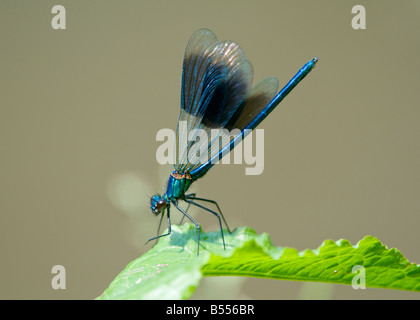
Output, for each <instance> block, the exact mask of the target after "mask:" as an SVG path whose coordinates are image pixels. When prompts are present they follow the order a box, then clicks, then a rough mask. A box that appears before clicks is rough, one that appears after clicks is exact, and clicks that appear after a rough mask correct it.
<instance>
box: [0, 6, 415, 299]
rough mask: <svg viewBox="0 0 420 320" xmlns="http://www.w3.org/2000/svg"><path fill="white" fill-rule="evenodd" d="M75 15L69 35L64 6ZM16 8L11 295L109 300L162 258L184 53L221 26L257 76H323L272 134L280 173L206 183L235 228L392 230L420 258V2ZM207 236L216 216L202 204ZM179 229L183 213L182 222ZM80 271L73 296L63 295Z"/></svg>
mask: <svg viewBox="0 0 420 320" xmlns="http://www.w3.org/2000/svg"><path fill="white" fill-rule="evenodd" d="M56 4H60V5H64V7H65V9H66V16H67V29H66V30H53V28H52V27H51V20H52V18H53V16H54V15H53V14H52V13H51V9H52V7H53V6H54V5H56ZM357 4H360V3H359V2H356V1H339V2H338V1H317V2H315V1H299V2H296V1H258V2H257V1H207V2H197V1H153V2H151V1H150V2H146V1H80V0H78V1H47V0H45V1H41V2H39V1H36V2H35V1H11V0H10V1H6V0H3V1H1V2H0V40H1V50H0V130H1V135H0V139H1V141H0V147H1V156H0V172H1V179H0V210H1V214H0V219H1V220H0V259H1V260H0V261H1V264H0V298H2V299H23V298H24V299H93V298H95V297H97V296H98V295H100V294H101V293H102V291H103V290H104V289H105V288H106V287H107V285H108V284H109V283H110V281H111V280H113V279H114V277H115V276H116V275H117V274H118V273H119V272H120V271H121V270H122V269H123V268H124V267H125V266H126V265H127V264H128V263H129V262H130V261H132V260H133V259H135V258H137V257H139V256H140V255H141V254H142V253H144V252H146V251H147V250H148V249H149V248H150V246H149V245H148V246H145V245H144V243H145V242H146V240H147V239H149V238H150V237H152V236H154V235H155V232H156V228H157V225H158V220H159V219H158V218H156V217H154V216H153V215H152V214H151V213H150V210H149V208H148V203H149V198H148V196H151V195H153V194H154V193H156V192H163V191H164V188H165V185H166V181H167V178H168V175H169V173H170V171H171V166H170V165H168V166H160V165H159V164H158V163H157V161H156V149H157V147H158V146H159V145H160V144H161V142H156V138H155V137H156V133H157V131H158V130H160V129H162V128H173V129H175V126H176V121H177V118H178V113H179V103H180V78H181V67H182V60H183V54H184V50H185V46H186V44H187V42H188V39H189V37H190V36H191V35H192V33H193V32H194V31H196V30H197V29H199V28H202V27H205V28H209V29H211V30H213V31H214V32H215V33H216V35H217V36H218V37H219V39H221V40H234V41H235V42H237V43H238V44H239V45H240V46H241V47H242V48H243V50H244V51H245V53H246V55H247V58H248V59H249V60H250V61H251V62H252V64H253V67H254V79H255V82H256V81H258V80H261V79H262V78H264V77H266V76H276V77H278V78H279V81H280V85H284V84H286V83H287V81H288V80H289V79H290V78H291V77H292V76H293V75H294V74H295V73H296V72H297V71H298V69H299V68H300V67H302V66H303V64H305V63H306V62H307V61H308V60H309V59H311V58H313V57H314V56H318V57H319V58H320V61H319V63H318V65H317V68H316V69H315V70H314V71H313V72H312V73H311V74H310V75H309V76H308V77H307V78H306V79H305V80H304V81H303V83H301V84H300V85H299V86H298V87H297V88H296V89H295V90H294V91H293V92H292V93H291V94H290V95H289V96H288V97H287V98H286V99H285V100H284V101H283V103H282V104H281V105H280V106H279V107H278V108H277V109H276V110H275V111H274V112H273V113H272V114H271V115H270V116H269V117H268V118H267V119H266V120H265V121H264V122H263V123H262V124H261V125H260V128H263V129H265V170H264V173H263V174H262V175H259V176H246V175H245V165H219V166H215V167H214V168H213V169H212V170H211V171H210V172H209V174H208V175H206V176H205V177H204V178H203V179H201V180H199V181H198V182H196V183H195V184H194V185H193V187H192V190H194V191H196V192H197V193H198V194H199V195H200V196H202V197H206V198H210V199H215V200H217V201H218V203H219V204H220V206H221V207H222V210H223V212H224V214H225V216H226V218H227V219H228V222H229V224H230V226H231V227H233V228H234V227H237V226H251V227H253V228H255V229H256V231H257V232H258V233H261V232H267V233H269V234H270V235H271V240H272V242H273V243H274V244H275V245H276V246H287V247H294V248H297V249H299V250H303V249H306V248H310V249H314V248H317V247H318V246H319V245H321V243H322V242H323V241H324V240H326V239H333V240H338V239H340V238H345V239H348V240H350V241H351V242H352V243H353V244H356V243H357V241H359V240H360V239H362V238H363V237H364V236H365V235H373V236H376V237H378V238H379V239H380V240H381V241H382V242H383V243H384V244H386V245H387V246H388V247H395V248H397V249H399V250H400V251H401V252H402V253H403V254H404V255H405V257H406V258H408V259H409V260H410V261H413V262H417V263H420V251H419V250H418V246H419V233H418V225H419V222H420V215H419V213H420V197H419V192H420V168H419V158H420V142H419V134H420V126H419V120H420V110H419V102H418V101H419V98H420V94H419V80H420V76H419V74H420V64H419V60H418V59H419V57H420V54H419V53H420V43H419V30H420V28H419V27H420V3H419V2H418V1H404V3H400V2H395V1H369V2H366V4H365V8H366V13H367V16H366V17H367V22H366V26H367V28H366V30H354V29H353V28H352V27H351V20H352V18H353V16H354V15H353V14H352V13H351V9H352V7H353V6H354V5H357ZM192 212H193V214H194V217H195V218H197V220H198V221H199V222H200V223H201V224H202V226H203V228H204V230H206V231H212V230H217V221H216V220H215V219H214V217H212V216H211V215H208V214H203V213H201V212H199V211H197V210H196V211H192ZM173 216H174V217H173V221H174V223H176V222H178V221H179V219H180V214H179V215H178V213H174V214H173ZM58 264H59V265H63V266H64V267H65V268H66V271H67V282H66V285H67V288H66V290H54V289H52V287H51V279H52V277H53V275H52V274H51V269H52V267H53V266H54V265H58ZM418 297H419V295H418V294H416V293H412V292H404V291H394V290H381V289H369V288H368V289H366V290H354V289H352V288H351V287H350V286H343V285H329V284H314V283H303V282H291V281H276V280H263V279H250V278H217V277H216V278H206V279H204V280H203V282H202V283H201V286H200V288H199V289H198V290H197V292H196V294H195V295H194V298H197V299H202V298H221V299H237V298H240V299H283V298H285V299H306V298H316V299H347V298H348V299H371V298H375V299H382V298H383V299H400V298H404V299H418Z"/></svg>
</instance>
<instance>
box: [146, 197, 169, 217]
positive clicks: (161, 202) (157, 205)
mask: <svg viewBox="0 0 420 320" xmlns="http://www.w3.org/2000/svg"><path fill="white" fill-rule="evenodd" d="M167 206H168V203H167V202H166V200H165V199H164V198H163V197H161V196H160V195H158V194H157V195H154V196H153V197H151V198H150V209H152V212H153V213H154V214H155V215H159V214H160V213H161V212H163V211H165V209H166V207H167Z"/></svg>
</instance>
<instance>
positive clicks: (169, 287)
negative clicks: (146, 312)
mask: <svg viewBox="0 0 420 320" xmlns="http://www.w3.org/2000/svg"><path fill="white" fill-rule="evenodd" d="M225 241H226V251H225V250H224V249H223V244H222V239H221V236H220V232H211V233H202V235H201V240H200V255H199V256H198V257H197V230H196V228H195V226H194V225H192V224H184V225H182V226H172V234H171V235H170V236H168V237H163V238H162V239H161V240H160V241H159V243H158V244H157V245H155V246H154V247H153V248H152V249H151V250H150V251H149V252H147V253H146V254H144V255H143V256H141V257H140V258H138V259H136V260H134V261H133V262H131V263H130V264H129V265H128V266H127V267H126V268H125V269H124V270H123V271H122V272H121V273H120V274H119V275H118V276H117V277H116V278H115V280H114V281H112V283H111V284H110V285H109V287H108V288H107V289H106V290H105V291H104V293H103V294H102V295H101V296H100V297H98V299H187V298H189V297H190V296H191V295H192V293H193V292H194V290H195V288H196V287H197V286H198V284H199V282H200V279H201V278H202V277H203V276H226V275H229V276H247V277H260V278H266V279H280V280H295V281H317V282H330V283H340V284H347V285H352V283H353V282H354V283H355V284H360V285H362V282H361V281H360V280H359V281H355V280H357V279H358V278H363V279H365V284H366V287H376V288H387V289H400V290H411V291H420V267H419V266H418V265H416V264H414V263H410V262H409V261H408V260H407V259H406V258H404V256H403V255H402V254H401V252H399V251H398V250H397V249H388V248H387V247H386V246H385V245H383V244H382V243H381V242H380V241H379V240H378V239H376V238H374V237H372V236H367V237H365V238H364V239H363V240H361V241H359V243H357V244H356V245H354V246H352V245H351V244H350V243H349V242H348V241H347V240H339V241H336V242H334V241H332V240H327V241H324V243H323V244H322V245H321V246H320V247H319V248H318V249H315V250H304V251H301V252H299V251H298V250H296V249H292V248H283V247H274V246H273V245H272V244H271V242H270V239H269V236H268V234H265V233H263V234H260V235H258V234H256V232H255V231H254V230H253V229H251V228H247V227H241V228H237V229H235V230H234V231H233V232H232V233H231V234H229V233H228V232H227V231H226V232H225ZM360 267H363V268H362V269H360ZM353 268H354V269H353Z"/></svg>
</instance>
